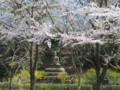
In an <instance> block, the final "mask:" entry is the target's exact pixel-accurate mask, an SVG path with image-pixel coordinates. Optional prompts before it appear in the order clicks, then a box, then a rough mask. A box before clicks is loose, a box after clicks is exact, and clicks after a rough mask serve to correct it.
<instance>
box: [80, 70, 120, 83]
mask: <svg viewBox="0 0 120 90" xmlns="http://www.w3.org/2000/svg"><path fill="white" fill-rule="evenodd" d="M101 71H102V69H101ZM101 73H102V72H101ZM104 79H110V84H112V85H113V84H116V83H118V84H119V83H120V74H119V73H117V72H116V71H113V70H110V69H108V70H107V73H106V76H105V78H104ZM96 80H97V79H96V72H95V70H94V69H93V68H91V69H89V70H88V71H87V73H86V74H85V75H84V76H83V77H82V80H81V81H82V84H91V85H94V84H96Z"/></svg>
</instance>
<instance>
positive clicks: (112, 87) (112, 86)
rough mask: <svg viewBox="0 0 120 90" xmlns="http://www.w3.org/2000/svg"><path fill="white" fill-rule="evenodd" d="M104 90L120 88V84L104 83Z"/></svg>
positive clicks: (119, 89)
mask: <svg viewBox="0 0 120 90" xmlns="http://www.w3.org/2000/svg"><path fill="white" fill-rule="evenodd" d="M102 90H120V85H103V86H102Z"/></svg>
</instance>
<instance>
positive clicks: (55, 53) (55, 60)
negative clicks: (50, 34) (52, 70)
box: [53, 51, 60, 65]
mask: <svg viewBox="0 0 120 90" xmlns="http://www.w3.org/2000/svg"><path fill="white" fill-rule="evenodd" d="M54 55H55V56H54V58H53V64H54V65H60V63H59V57H58V56H57V52H56V51H55V52H54Z"/></svg>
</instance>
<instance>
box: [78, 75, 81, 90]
mask: <svg viewBox="0 0 120 90" xmlns="http://www.w3.org/2000/svg"><path fill="white" fill-rule="evenodd" d="M78 90H81V78H80V75H79V76H78Z"/></svg>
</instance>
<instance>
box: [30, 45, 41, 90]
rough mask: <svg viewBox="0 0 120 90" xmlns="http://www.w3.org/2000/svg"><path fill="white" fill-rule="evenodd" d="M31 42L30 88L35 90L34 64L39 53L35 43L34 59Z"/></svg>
mask: <svg viewBox="0 0 120 90" xmlns="http://www.w3.org/2000/svg"><path fill="white" fill-rule="evenodd" d="M33 47H34V45H33V43H31V49H30V90H35V69H36V64H37V61H38V54H39V49H38V45H36V55H35V60H34V56H33V50H34V49H33Z"/></svg>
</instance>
